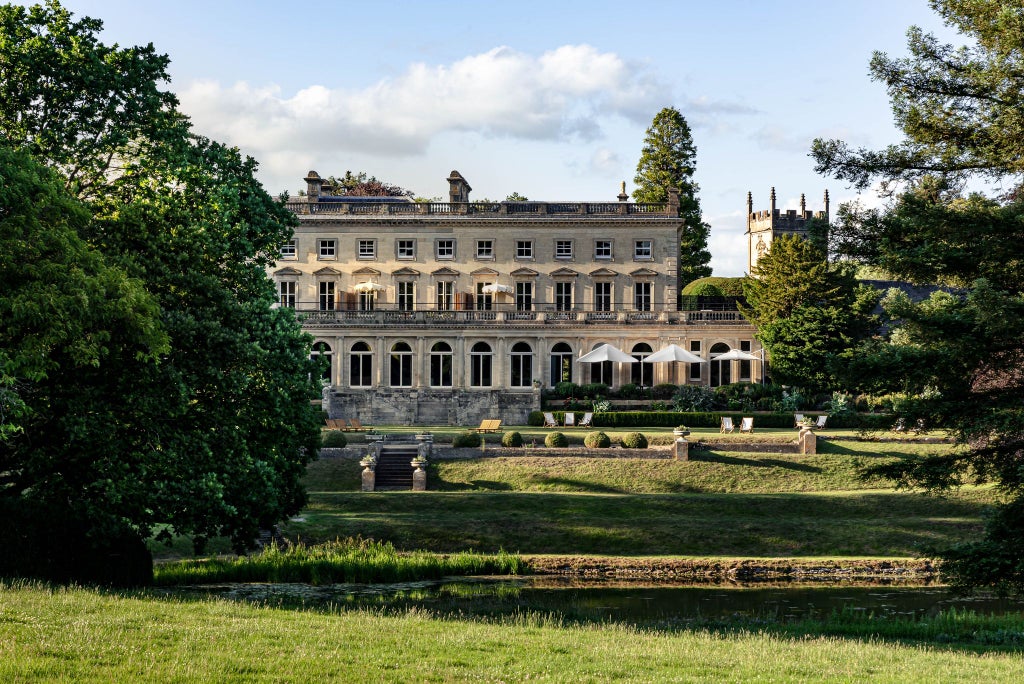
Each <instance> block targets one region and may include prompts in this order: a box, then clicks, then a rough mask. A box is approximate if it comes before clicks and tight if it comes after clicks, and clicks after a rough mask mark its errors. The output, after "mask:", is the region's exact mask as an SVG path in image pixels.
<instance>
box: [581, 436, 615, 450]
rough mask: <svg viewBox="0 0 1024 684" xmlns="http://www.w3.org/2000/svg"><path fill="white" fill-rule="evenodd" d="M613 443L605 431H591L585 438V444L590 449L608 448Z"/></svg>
mask: <svg viewBox="0 0 1024 684" xmlns="http://www.w3.org/2000/svg"><path fill="white" fill-rule="evenodd" d="M611 445H612V440H611V438H609V437H608V435H606V434H604V433H603V432H591V433H590V434H589V435H587V436H586V438H584V440H583V446H585V447H587V448H588V449H607V448H608V447H610V446H611Z"/></svg>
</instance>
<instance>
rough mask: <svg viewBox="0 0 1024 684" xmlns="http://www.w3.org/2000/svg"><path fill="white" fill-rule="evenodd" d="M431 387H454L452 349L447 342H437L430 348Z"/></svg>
mask: <svg viewBox="0 0 1024 684" xmlns="http://www.w3.org/2000/svg"><path fill="white" fill-rule="evenodd" d="M430 386H431V387H451V386H452V348H451V345H449V344H448V343H447V342H437V343H435V344H434V346H433V347H431V348H430Z"/></svg>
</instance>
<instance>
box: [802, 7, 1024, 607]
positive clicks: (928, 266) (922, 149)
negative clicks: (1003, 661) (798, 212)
mask: <svg viewBox="0 0 1024 684" xmlns="http://www.w3.org/2000/svg"><path fill="white" fill-rule="evenodd" d="M930 4H931V6H932V8H933V9H934V10H935V11H937V12H938V13H939V14H940V16H941V17H942V18H943V19H944V20H945V22H946V23H947V24H948V25H950V26H951V27H953V28H955V29H957V30H958V31H959V32H960V33H961V34H962V35H963V36H964V37H965V38H966V39H967V40H968V41H969V44H968V45H966V46H964V47H954V46H952V45H948V44H943V43H941V42H940V41H939V40H937V39H936V38H935V37H934V36H933V35H928V34H924V33H923V32H922V31H921V30H920V29H918V28H916V27H914V28H911V29H910V30H909V31H908V47H909V50H910V56H909V57H906V58H902V59H893V58H890V57H889V56H887V55H885V54H882V53H876V54H875V55H874V57H873V59H872V61H871V73H872V76H873V78H874V79H875V80H878V81H881V82H882V83H884V84H885V85H886V87H887V89H888V91H889V95H890V98H891V100H892V104H893V113H894V116H895V120H896V124H897V125H898V126H899V128H900V129H901V130H902V131H903V133H904V136H905V137H904V140H903V142H902V143H900V144H898V145H893V146H891V147H888V148H886V149H885V150H881V151H872V150H864V149H860V150H851V149H850V148H849V147H848V146H847V145H846V144H845V143H843V142H841V141H835V140H830V141H825V140H816V141H815V142H814V146H813V148H812V156H813V157H814V158H815V161H816V163H817V169H818V171H820V172H823V173H829V174H832V175H834V176H836V177H837V178H842V179H846V180H849V181H851V182H853V183H854V184H856V185H857V186H859V187H862V188H863V187H867V186H868V185H869V184H870V183H871V182H872V181H874V180H875V179H879V180H881V181H882V182H883V187H884V188H886V189H888V190H893V189H899V190H901V194H899V195H898V196H897V197H895V199H894V200H893V201H892V202H891V204H890V205H889V206H888V207H886V208H885V209H883V210H880V211H864V210H861V209H859V208H856V207H854V208H847V209H846V211H845V213H843V214H842V215H841V218H842V221H841V224H842V225H841V226H840V233H841V235H842V236H843V240H842V241H841V242H840V248H841V249H843V250H844V251H846V252H847V253H849V254H850V255H852V256H854V257H856V258H859V259H861V260H864V261H865V262H867V263H868V264H870V265H874V266H880V267H882V268H883V269H884V270H885V271H887V272H889V273H892V274H893V275H894V276H896V277H900V278H906V279H909V280H912V281H914V282H939V283H948V284H952V285H959V286H962V287H963V289H962V290H959V291H956V292H955V293H953V294H949V293H938V294H936V295H933V296H932V298H931V299H929V300H928V301H926V302H923V303H921V304H919V305H914V304H913V303H911V302H910V301H909V300H907V299H906V298H905V297H898V296H892V297H889V298H887V301H886V303H885V304H886V307H887V310H888V311H889V312H890V313H891V315H893V316H894V317H895V318H896V320H897V321H898V322H899V323H900V327H899V328H898V329H897V330H896V331H895V332H894V334H893V336H892V339H891V340H890V341H889V342H887V343H875V344H872V345H870V346H868V347H866V348H864V349H863V350H862V351H861V353H859V354H857V355H855V356H853V357H851V366H850V369H849V370H850V375H849V376H850V378H851V379H852V380H851V381H853V382H856V383H857V385H858V386H859V387H860V388H863V389H866V390H870V391H904V392H907V393H908V394H909V395H910V399H909V400H908V401H906V402H904V403H903V405H902V406H901V413H902V414H903V419H904V423H905V424H906V425H910V426H914V425H918V424H923V425H930V424H940V425H945V426H946V427H948V428H950V429H951V430H952V432H953V434H954V435H955V436H956V438H957V441H958V442H960V443H961V444H963V445H965V448H963V449H959V450H957V451H954V452H953V453H950V454H948V455H946V456H943V457H934V458H929V459H924V460H922V461H914V462H907V463H900V464H897V465H895V466H893V467H890V468H887V469H884V472H886V473H887V474H889V475H891V476H892V477H894V478H896V479H897V480H898V481H900V482H902V483H904V484H909V485H923V486H926V487H929V488H943V487H949V486H953V485H956V484H959V483H961V482H965V481H972V482H973V481H994V482H996V483H997V484H999V485H1000V487H1001V488H1002V489H1003V490H1004V491H1005V492H1006V493H1007V494H1008V495H1009V497H1010V499H1009V503H1008V504H1007V505H1005V506H1002V507H1000V508H999V510H998V512H997V513H996V515H995V516H994V517H993V518H992V520H991V522H990V524H989V525H988V527H987V532H986V537H985V538H984V539H983V540H981V541H978V542H975V543H970V544H966V545H963V546H961V547H958V548H955V549H951V550H947V551H945V552H944V557H945V560H946V562H945V563H944V564H943V566H942V568H943V572H944V573H945V574H946V576H947V578H948V579H949V580H951V581H952V582H953V583H954V584H956V585H958V586H961V587H973V586H994V587H996V588H999V589H1010V588H1013V589H1017V590H1024V412H1022V411H1021V402H1020V397H1021V396H1022V395H1024V268H1022V266H1024V264H1022V263H1021V252H1020V247H1019V246H1020V244H1022V242H1024V200H1022V197H1021V193H1020V191H1019V188H1020V186H1021V175H1022V173H1024V154H1022V152H1024V118H1022V117H1021V112H1022V111H1024V50H1022V46H1024V2H1021V0H1003V1H1002V2H981V1H979V0H931V2H930ZM974 178H980V179H986V180H989V181H992V182H993V183H994V185H995V186H996V187H998V186H1002V190H1001V191H998V192H995V193H991V194H990V196H985V195H983V194H981V193H978V192H974V193H971V194H968V195H965V194H964V189H965V187H966V184H967V182H968V181H970V180H971V179H974ZM1007 189H1008V190H1009V191H1007ZM919 421H920V422H919Z"/></svg>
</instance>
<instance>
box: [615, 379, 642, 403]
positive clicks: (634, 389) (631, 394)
mask: <svg viewBox="0 0 1024 684" xmlns="http://www.w3.org/2000/svg"><path fill="white" fill-rule="evenodd" d="M618 394H619V396H620V397H622V398H623V399H639V398H640V397H642V396H643V390H641V389H640V386H639V385H634V384H633V383H631V382H627V383H626V384H625V385H622V386H621V387H619V392H618Z"/></svg>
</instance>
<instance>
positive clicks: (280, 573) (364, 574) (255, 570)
mask: <svg viewBox="0 0 1024 684" xmlns="http://www.w3.org/2000/svg"><path fill="white" fill-rule="evenodd" d="M524 569H525V565H524V563H523V561H522V560H521V559H520V557H519V556H517V555H515V554H510V553H506V552H504V551H499V552H498V553H495V554H482V553H475V552H473V551H461V552H458V553H451V554H437V553H430V552H427V551H411V552H403V553H400V552H398V551H396V550H395V547H394V546H393V545H392V544H391V543H390V542H378V541H374V540H372V539H359V538H355V539H353V538H349V539H345V540H335V541H332V542H326V543H324V544H318V545H315V546H305V545H302V544H298V545H295V546H290V547H287V548H281V547H278V546H277V545H276V544H275V545H272V546H269V547H266V548H264V549H263V550H262V551H261V552H260V553H257V554H254V555H251V556H241V557H238V558H211V559H200V560H183V561H177V562H173V563H167V564H164V565H159V566H157V567H156V569H155V571H154V581H155V583H156V584H158V585H173V584H212V583H217V582H304V583H307V584H336V583H343V582H409V581H415V580H426V579H440V578H442V577H447V576H453V575H518V574H522V573H523V571H524Z"/></svg>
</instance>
